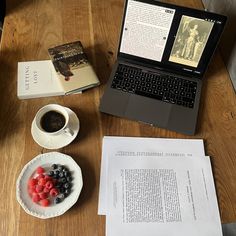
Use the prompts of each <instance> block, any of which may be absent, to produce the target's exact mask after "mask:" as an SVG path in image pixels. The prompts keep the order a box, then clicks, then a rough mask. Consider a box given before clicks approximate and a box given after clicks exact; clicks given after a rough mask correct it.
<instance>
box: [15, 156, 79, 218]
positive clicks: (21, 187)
mask: <svg viewBox="0 0 236 236" xmlns="http://www.w3.org/2000/svg"><path fill="white" fill-rule="evenodd" d="M52 164H60V165H64V166H66V167H68V169H69V170H70V172H71V174H72V177H73V182H72V189H71V193H70V195H69V196H68V197H66V198H65V199H64V200H63V201H62V202H61V203H59V204H51V205H50V206H48V207H43V206H40V205H39V204H37V203H34V202H33V201H32V199H31V197H30V196H29V193H28V181H29V179H30V178H31V177H32V175H33V174H34V173H35V170H36V169H37V167H39V166H42V167H43V168H45V169H48V168H50V167H51V165H52ZM82 186H83V179H82V173H81V169H80V167H79V166H78V164H77V163H76V162H75V161H74V160H73V159H72V157H70V156H68V155H65V154H62V153H59V152H49V153H45V154H40V155H38V156H36V157H35V158H34V159H32V160H31V161H30V162H28V163H27V164H26V165H25V166H24V168H23V169H22V171H21V173H20V175H19V177H18V179H17V182H16V197H17V201H18V202H19V204H20V205H21V207H22V208H23V209H24V210H25V212H26V213H28V214H30V215H32V216H35V217H38V218H41V219H47V218H52V217H56V216H60V215H62V214H64V213H65V212H66V211H67V210H68V209H70V208H71V207H72V206H73V205H74V204H75V203H76V202H77V200H78V198H79V195H80V192H81V189H82Z"/></svg>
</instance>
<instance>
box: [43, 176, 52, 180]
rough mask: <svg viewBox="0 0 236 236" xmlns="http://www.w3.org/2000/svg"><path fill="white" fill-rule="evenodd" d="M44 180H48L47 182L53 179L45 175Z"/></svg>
mask: <svg viewBox="0 0 236 236" xmlns="http://www.w3.org/2000/svg"><path fill="white" fill-rule="evenodd" d="M44 179H46V180H47V181H49V180H52V177H50V176H49V175H45V177H44Z"/></svg>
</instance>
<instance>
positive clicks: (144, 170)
mask: <svg viewBox="0 0 236 236" xmlns="http://www.w3.org/2000/svg"><path fill="white" fill-rule="evenodd" d="M108 176H109V178H108V192H109V195H108V210H107V217H106V235H107V236H121V235H122V236H130V235H135V236H144V235H145V236H156V235H160V236H189V235H191V236H213V235H214V236H222V230H221V223H220V216H219V211H218V205H217V198H216V192H215V187H214V181H213V176H212V170H211V163H210V158H208V157H205V156H204V157H202V156H199V157H197V158H189V157H186V156H185V157H181V158H175V157H168V158H167V157H159V158H156V157H153V156H145V155H140V156H129V155H125V156H123V158H116V157H115V156H112V155H111V156H110V158H109V162H108Z"/></svg>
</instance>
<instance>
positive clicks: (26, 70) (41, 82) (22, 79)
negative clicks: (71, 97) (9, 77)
mask: <svg viewBox="0 0 236 236" xmlns="http://www.w3.org/2000/svg"><path fill="white" fill-rule="evenodd" d="M64 94H65V92H64V90H63V88H62V86H61V84H60V83H59V81H58V77H57V73H56V71H55V69H54V67H53V64H52V62H51V61H50V60H45V61H28V62H18V78H17V96H18V98H19V99H28V98H39V97H49V96H59V95H64Z"/></svg>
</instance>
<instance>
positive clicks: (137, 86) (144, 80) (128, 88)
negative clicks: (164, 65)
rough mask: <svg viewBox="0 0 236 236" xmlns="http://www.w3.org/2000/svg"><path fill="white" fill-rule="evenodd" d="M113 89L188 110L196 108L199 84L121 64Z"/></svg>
mask: <svg viewBox="0 0 236 236" xmlns="http://www.w3.org/2000/svg"><path fill="white" fill-rule="evenodd" d="M111 87H112V88H114V89H118V90H122V91H124V92H128V93H135V94H139V95H142V96H146V97H150V98H154V99H158V100H161V101H164V102H168V103H171V104H177V105H180V106H185V107H188V108H193V107H194V100H195V96H196V91H197V83H196V82H194V81H189V80H186V79H182V78H178V77H176V76H171V75H166V74H154V73H153V72H151V73H148V72H147V71H142V69H139V68H135V67H131V66H126V65H121V64H120V65H119V66H118V67H117V71H116V73H115V76H114V80H113V82H112V85H111Z"/></svg>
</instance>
